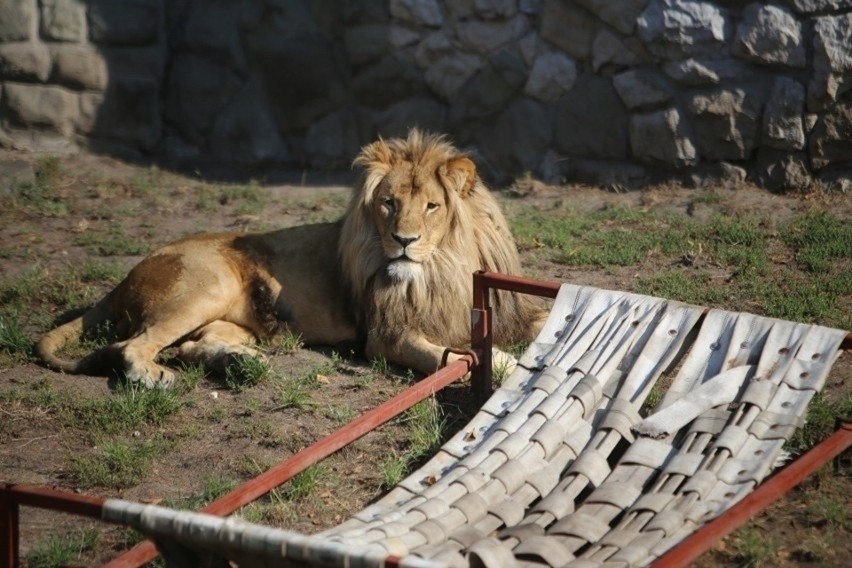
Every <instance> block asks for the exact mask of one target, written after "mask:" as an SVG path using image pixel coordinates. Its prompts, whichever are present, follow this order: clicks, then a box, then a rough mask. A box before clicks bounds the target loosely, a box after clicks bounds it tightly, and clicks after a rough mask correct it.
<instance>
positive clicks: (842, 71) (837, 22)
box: [808, 14, 852, 111]
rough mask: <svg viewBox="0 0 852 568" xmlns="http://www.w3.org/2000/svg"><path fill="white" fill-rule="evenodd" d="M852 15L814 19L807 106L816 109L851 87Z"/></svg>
mask: <svg viewBox="0 0 852 568" xmlns="http://www.w3.org/2000/svg"><path fill="white" fill-rule="evenodd" d="M850 45H852V14H846V15H843V16H830V17H825V18H816V24H815V25H814V54H813V73H812V75H811V82H810V84H809V85H808V108H809V109H810V110H813V111H816V110H820V109H823V108H825V107H826V106H828V105H829V104H831V103H832V102H834V101H836V100H837V98H838V96H839V95H840V94H841V93H843V92H844V91H847V90H848V89H849V88H850V87H852V51H850V49H849V46H850Z"/></svg>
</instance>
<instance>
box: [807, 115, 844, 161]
mask: <svg viewBox="0 0 852 568" xmlns="http://www.w3.org/2000/svg"><path fill="white" fill-rule="evenodd" d="M809 142H810V144H809V151H810V155H811V166H812V167H813V168H814V169H815V170H821V169H823V168H828V167H844V168H848V167H849V165H850V164H852V102H850V101H846V102H843V103H837V104H835V105H833V106H832V107H831V108H830V109H828V110H827V111H826V112H825V113H824V114H823V115H822V117H820V119H819V120H818V121H817V123H816V124H815V125H814V129H813V131H812V132H811V138H810V141H809Z"/></svg>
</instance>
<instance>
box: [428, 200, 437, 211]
mask: <svg viewBox="0 0 852 568" xmlns="http://www.w3.org/2000/svg"><path fill="white" fill-rule="evenodd" d="M437 208H438V204H437V203H434V202H432V201H430V202H429V203H427V204H426V210H427V211H434V210H435V209H437Z"/></svg>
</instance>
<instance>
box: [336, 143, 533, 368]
mask: <svg viewBox="0 0 852 568" xmlns="http://www.w3.org/2000/svg"><path fill="white" fill-rule="evenodd" d="M355 164H356V165H358V166H361V167H363V168H364V174H363V180H362V183H361V184H360V185H359V186H358V188H357V189H356V190H355V192H354V194H353V196H352V200H351V201H350V204H349V208H348V211H347V213H346V217H345V221H344V225H343V233H342V238H341V240H340V256H341V260H342V267H343V273H344V275H345V276H346V278H347V279H348V284H349V286H350V287H351V289H352V294H353V297H354V299H355V302H356V305H358V306H362V307H364V309H363V310H362V311H360V313H358V314H357V317H358V320H359V324H360V326H362V327H363V328H364V329H365V330H366V333H367V343H366V351H367V355H368V356H370V357H372V356H376V355H382V356H384V357H386V358H388V359H390V360H392V361H396V362H398V363H401V364H403V365H405V366H408V367H411V368H414V369H417V370H419V371H421V372H424V373H430V372H434V371H435V370H436V369H437V368H438V367H439V365H440V362H441V358H442V356H443V354H444V352H445V349H446V348H447V347H460V346H464V345H465V344H466V343H467V342H468V341H469V337H470V310H471V307H472V295H473V291H472V274H473V272H475V271H477V270H488V271H495V272H503V273H508V274H518V273H520V268H521V267H520V261H519V258H518V253H517V249H516V247H515V243H514V240H513V239H512V236H511V234H510V232H509V228H508V226H507V224H506V220H505V218H504V217H503V214H502V212H501V211H500V208H499V205H498V204H497V201H496V200H495V199H494V197H493V196H492V195H491V193H490V192H489V190H488V189H487V188H486V187H485V185H484V184H483V183H482V181H481V180H480V179H479V177H478V176H477V174H476V168H475V166H474V164H473V161H472V160H471V159H470V158H469V157H468V156H466V155H464V154H462V153H460V152H459V151H458V150H457V149H455V148H454V147H453V146H452V145H451V144H449V143H448V142H447V141H446V140H445V139H444V138H443V137H440V136H434V135H427V134H423V133H421V132H419V131H417V130H413V131H411V132H410V133H409V136H408V139H407V140H403V139H394V140H387V141H385V140H379V141H378V142H375V143H373V144H371V145H369V146H367V147H366V148H364V149H363V150H362V152H361V154H360V155H359V156H358V158H357V159H356V160H355ZM430 204H431V205H430ZM394 235H397V237H402V238H403V239H413V238H416V239H417V240H415V241H413V242H411V244H409V245H408V246H407V247H403V245H402V243H401V242H400V241H398V240H396V239H395V238H394ZM403 250H405V252H406V253H407V254H408V256H409V257H411V262H408V263H407V264H406V265H405V269H398V268H397V267H396V266H394V265H395V264H399V263H400V261H395V262H394V261H392V259H393V258H395V257H397V256H399V255H400V254H401V253H402V251H403ZM494 311H495V317H494V326H495V327H494V335H495V340H496V342H497V343H498V344H503V345H506V344H511V343H514V342H518V341H523V340H529V339H531V338H532V337H533V336H534V335H535V333H537V331H538V329H539V328H540V326H541V324H542V322H543V318H544V312H543V311H542V310H541V308H540V307H539V306H538V305H536V304H534V303H533V302H532V301H530V300H529V299H528V298H526V297H524V296H520V295H517V294H510V293H503V292H501V293H499V294H497V295H496V298H495V301H494ZM453 358H456V357H455V356H451V357H450V359H451V360H452V359H453Z"/></svg>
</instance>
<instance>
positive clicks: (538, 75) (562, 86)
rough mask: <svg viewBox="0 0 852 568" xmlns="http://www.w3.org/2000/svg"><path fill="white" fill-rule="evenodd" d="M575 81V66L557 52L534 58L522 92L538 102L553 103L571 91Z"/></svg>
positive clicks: (569, 59)
mask: <svg viewBox="0 0 852 568" xmlns="http://www.w3.org/2000/svg"><path fill="white" fill-rule="evenodd" d="M576 79H577V64H576V63H574V60H573V59H571V58H570V57H568V56H567V55H565V54H564V53H561V52H558V51H551V52H546V53H542V54H541V55H539V56H538V57H536V59H535V62H534V63H533V67H532V70H531V71H530V76H529V79H527V83H526V85H525V86H524V92H525V93H527V94H528V95H530V96H531V97H534V98H536V99H538V100H540V101H544V102H548V103H553V102H556V101H557V100H559V98H560V97H561V96H562V95H564V94H565V93H567V92H568V91H570V90H571V87H573V86H574V81H575V80H576Z"/></svg>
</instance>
